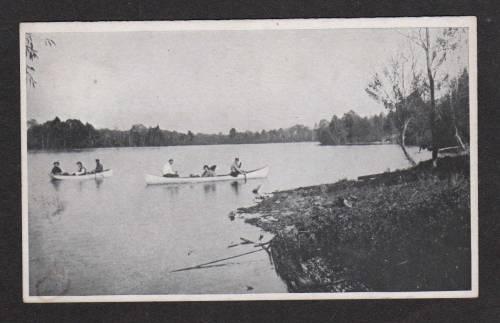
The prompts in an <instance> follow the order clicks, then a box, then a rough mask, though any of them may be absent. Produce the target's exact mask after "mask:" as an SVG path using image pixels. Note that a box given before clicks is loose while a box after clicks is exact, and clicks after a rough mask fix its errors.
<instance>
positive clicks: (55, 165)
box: [50, 161, 63, 175]
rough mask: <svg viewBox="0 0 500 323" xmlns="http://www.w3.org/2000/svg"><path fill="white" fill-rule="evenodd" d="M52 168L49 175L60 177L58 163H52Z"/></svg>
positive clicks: (60, 171)
mask: <svg viewBox="0 0 500 323" xmlns="http://www.w3.org/2000/svg"><path fill="white" fill-rule="evenodd" d="M53 165H54V167H52V170H51V171H50V173H51V174H52V175H61V174H62V172H63V171H62V169H61V168H60V167H59V162H58V161H55V162H54V163H53Z"/></svg>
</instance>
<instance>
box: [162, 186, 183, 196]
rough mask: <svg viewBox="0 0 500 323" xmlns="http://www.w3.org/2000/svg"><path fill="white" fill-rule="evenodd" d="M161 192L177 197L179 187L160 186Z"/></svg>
mask: <svg viewBox="0 0 500 323" xmlns="http://www.w3.org/2000/svg"><path fill="white" fill-rule="evenodd" d="M162 187H163V190H164V191H166V192H167V193H168V195H170V196H177V195H179V186H178V185H166V186H162Z"/></svg>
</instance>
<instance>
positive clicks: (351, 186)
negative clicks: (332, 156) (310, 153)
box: [237, 156, 471, 292]
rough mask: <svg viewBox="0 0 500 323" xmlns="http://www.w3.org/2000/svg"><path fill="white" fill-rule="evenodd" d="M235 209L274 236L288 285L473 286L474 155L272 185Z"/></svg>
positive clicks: (335, 288)
mask: <svg viewBox="0 0 500 323" xmlns="http://www.w3.org/2000/svg"><path fill="white" fill-rule="evenodd" d="M237 211H238V214H239V216H241V217H244V218H245V221H246V222H248V223H250V224H253V225H256V226H258V227H260V228H262V229H264V230H266V231H268V232H270V233H273V234H274V235H275V238H274V239H273V240H272V242H271V252H272V256H273V259H274V262H275V267H276V270H277V272H278V275H280V277H281V278H282V279H283V280H284V281H285V282H286V284H287V287H288V290H289V291H290V292H359V291H377V292H390V291H439V290H465V289H470V284H471V282H470V259H471V258H470V180H469V159H468V156H460V157H453V158H452V157H445V158H442V159H440V160H439V164H438V167H437V168H432V167H431V163H430V162H422V163H420V164H419V165H417V166H415V167H413V168H410V169H407V170H402V171H395V172H388V173H384V174H379V175H377V176H374V177H364V178H363V180H357V181H354V180H349V181H348V180H343V181H340V182H337V183H334V184H327V185H319V186H311V187H301V188H297V189H293V190H286V191H279V192H274V193H273V194H272V195H268V196H262V197H260V199H259V202H258V203H257V204H256V205H254V206H251V207H246V208H240V209H238V210H237Z"/></svg>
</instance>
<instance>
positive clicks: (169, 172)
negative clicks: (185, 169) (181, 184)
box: [163, 158, 179, 177]
mask: <svg viewBox="0 0 500 323" xmlns="http://www.w3.org/2000/svg"><path fill="white" fill-rule="evenodd" d="M173 165H174V160H173V159H172V158H170V159H169V160H168V163H166V164H165V165H164V166H163V177H179V174H178V173H177V171H175V170H174V169H173Z"/></svg>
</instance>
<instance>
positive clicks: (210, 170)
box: [162, 157, 245, 177]
mask: <svg viewBox="0 0 500 323" xmlns="http://www.w3.org/2000/svg"><path fill="white" fill-rule="evenodd" d="M241 165H242V163H241V161H240V159H239V158H238V157H236V158H235V159H234V162H233V163H232V164H231V169H230V173H229V174H230V175H231V176H233V177H236V176H238V175H239V174H245V171H244V170H243V169H241ZM216 167H217V166H216V165H212V166H208V165H204V166H203V172H202V173H201V175H193V174H191V175H190V176H191V177H200V176H201V177H214V176H216V173H215V168H216ZM162 174H163V177H179V173H178V172H177V171H176V170H174V160H173V159H172V158H170V159H169V160H168V162H167V163H166V164H165V165H164V166H163V172H162Z"/></svg>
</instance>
